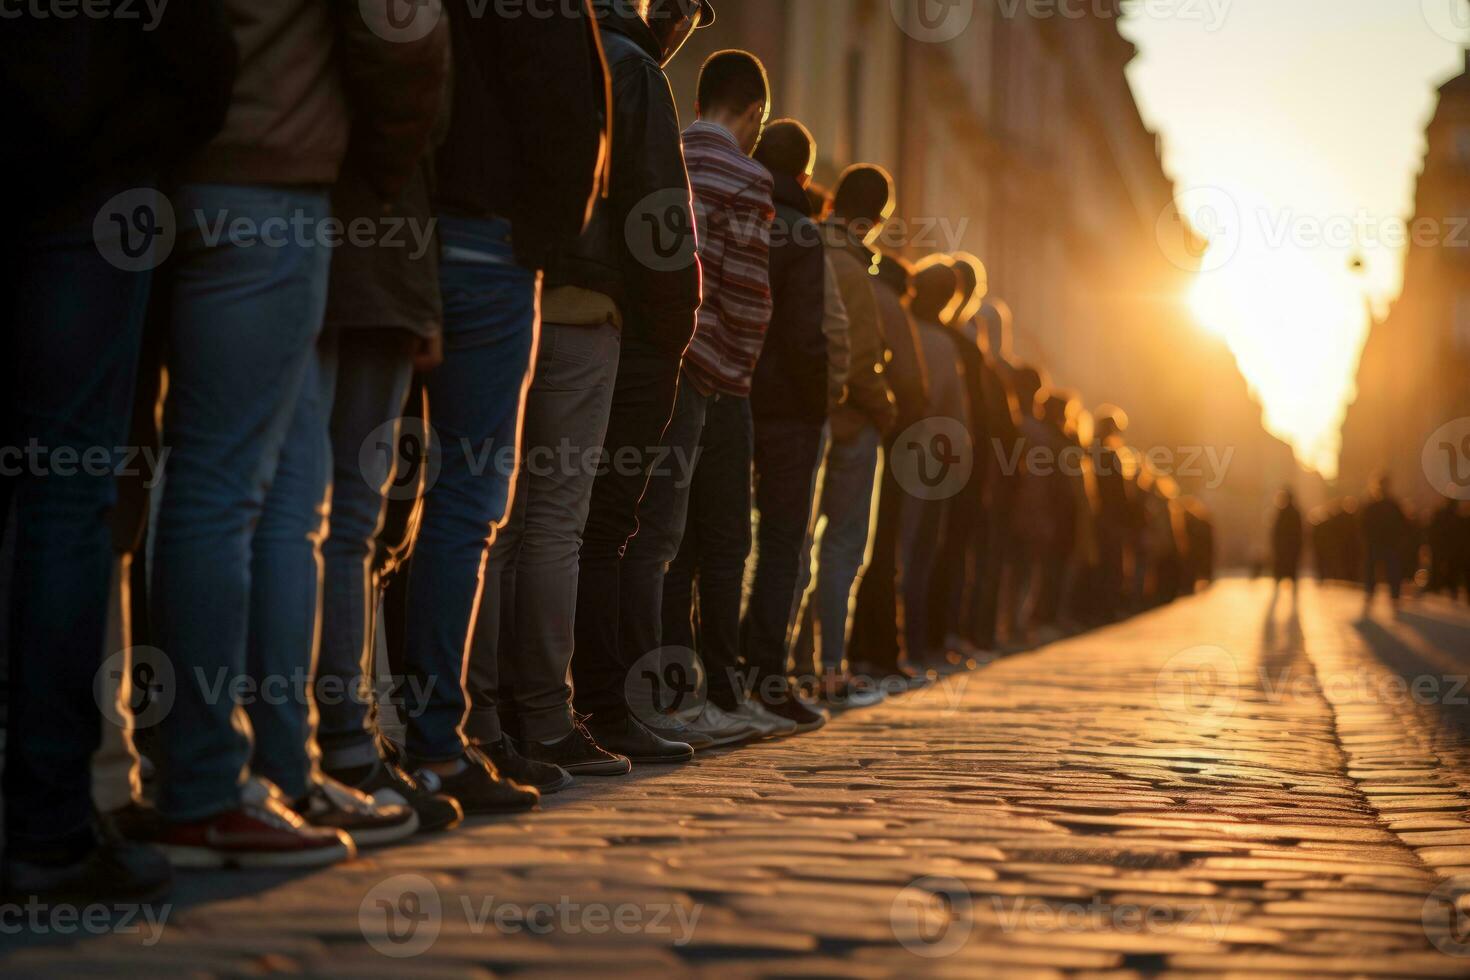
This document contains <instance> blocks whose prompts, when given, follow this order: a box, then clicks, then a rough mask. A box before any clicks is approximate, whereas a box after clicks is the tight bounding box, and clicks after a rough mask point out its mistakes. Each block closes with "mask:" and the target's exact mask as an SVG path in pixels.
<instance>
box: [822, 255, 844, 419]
mask: <svg viewBox="0 0 1470 980" xmlns="http://www.w3.org/2000/svg"><path fill="white" fill-rule="evenodd" d="M821 251H822V267H823V268H822V294H823V302H822V335H823V336H824V337H826V338H827V396H828V400H829V403H830V404H832V405H837V404H838V403H840V402H841V401H842V400H843V398H845V397H846V395H847V377H848V374H849V373H850V371H851V370H852V337H851V336H850V335H849V333H848V323H847V307H846V306H845V305H843V302H842V288H841V286H839V285H838V283H837V269H836V267H835V266H834V265H833V264H832V258H831V257H830V256H829V255H827V250H826V249H825V248H823V249H822V250H821Z"/></svg>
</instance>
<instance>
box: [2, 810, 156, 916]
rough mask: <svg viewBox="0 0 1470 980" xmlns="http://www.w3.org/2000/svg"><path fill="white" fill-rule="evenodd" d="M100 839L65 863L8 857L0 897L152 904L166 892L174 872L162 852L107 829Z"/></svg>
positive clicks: (3, 869) (52, 902) (80, 903)
mask: <svg viewBox="0 0 1470 980" xmlns="http://www.w3.org/2000/svg"><path fill="white" fill-rule="evenodd" d="M100 838H101V839H99V840H98V842H97V846H96V847H94V848H93V849H92V850H91V851H90V852H88V853H87V854H86V855H84V856H83V857H81V858H79V859H77V860H75V861H70V862H68V863H65V864H45V863H40V862H36V861H26V860H22V859H19V858H9V857H7V858H6V859H5V862H4V864H3V866H0V895H3V896H5V897H6V898H7V899H10V900H16V901H19V900H21V899H25V900H30V899H31V898H32V897H35V898H36V899H39V900H40V901H43V902H47V903H51V904H61V903H68V904H76V905H92V904H94V903H97V902H111V901H118V900H127V901H132V902H151V901H155V900H157V899H160V898H163V897H164V896H165V895H167V894H168V891H169V888H170V886H172V884H173V869H172V868H171V867H170V866H169V863H168V858H167V857H165V856H164V854H163V852H162V851H160V850H159V849H158V848H156V847H150V846H149V845H147V844H139V843H136V842H134V841H130V840H123V839H122V838H120V837H117V836H116V834H114V833H112V832H111V831H109V830H107V829H106V828H104V829H103V831H102V834H101V835H100Z"/></svg>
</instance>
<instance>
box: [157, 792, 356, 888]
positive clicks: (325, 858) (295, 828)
mask: <svg viewBox="0 0 1470 980" xmlns="http://www.w3.org/2000/svg"><path fill="white" fill-rule="evenodd" d="M158 846H159V850H161V851H162V852H163V853H164V855H165V856H166V857H167V858H168V859H169V860H170V861H171V862H173V864H174V866H175V867H179V868H320V867H324V866H326V865H329V864H336V863H337V862H338V861H346V860H348V859H349V858H352V857H354V856H355V855H356V854H357V847H356V846H355V845H354V844H353V842H352V838H351V837H349V836H347V834H346V833H344V832H343V831H341V830H338V829H337V828H335V827H314V826H312V825H311V824H309V823H307V822H306V820H305V819H304V818H302V816H301V815H300V814H299V813H297V812H296V811H295V810H293V809H291V807H290V806H288V805H287V804H286V800H285V798H284V797H282V796H281V791H280V790H278V789H276V787H275V786H274V785H273V784H272V783H269V782H267V781H266V780H264V779H260V778H258V777H257V778H255V779H252V780H250V782H248V783H246V784H245V789H244V791H243V792H242V793H241V797H240V805H239V806H237V807H236V808H235V809H233V810H226V811H225V812H224V813H217V814H215V815H214V816H212V817H207V818H205V819H203V820H190V821H185V822H178V823H173V822H165V823H164V827H163V832H162V833H161V834H160V835H159V839H158Z"/></svg>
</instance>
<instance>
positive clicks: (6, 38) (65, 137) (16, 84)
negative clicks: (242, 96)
mask: <svg viewBox="0 0 1470 980" xmlns="http://www.w3.org/2000/svg"><path fill="white" fill-rule="evenodd" d="M134 9H135V10H136V11H137V12H138V14H139V17H140V18H141V19H140V20H138V21H132V20H124V19H120V18H118V17H108V18H89V17H85V16H81V15H78V16H77V17H75V18H72V19H61V18H57V17H46V18H32V17H30V16H29V15H27V16H25V17H22V18H18V19H14V20H11V19H5V20H4V21H3V26H0V91H3V92H4V93H5V96H4V98H3V100H0V132H4V133H5V138H4V139H3V140H0V145H3V149H0V169H3V171H4V172H5V173H7V174H9V175H10V176H9V178H8V179H9V180H10V181H12V186H15V187H17V188H22V189H23V193H22V194H21V195H19V199H18V200H15V201H13V203H12V213H11V222H10V223H11V224H12V226H14V225H15V224H18V222H16V221H15V220H14V219H15V218H16V214H15V209H16V208H19V209H20V211H21V213H22V215H24V214H25V213H26V211H27V210H28V209H29V210H31V211H32V212H36V211H40V210H42V209H43V208H44V207H49V206H54V205H55V204H56V203H57V202H58V201H59V200H61V199H63V198H69V197H71V196H73V195H74V193H75V192H76V190H77V189H78V188H79V187H81V186H84V185H91V184H93V183H95V182H97V181H101V180H112V181H121V182H123V183H126V182H128V181H131V180H136V179H139V178H149V177H152V176H154V175H156V174H158V173H159V172H160V171H161V170H164V169H167V168H168V167H169V166H170V165H172V164H173V163H174V162H176V161H177V160H178V159H179V158H180V157H181V156H183V155H184V154H186V153H189V152H192V151H193V150H195V149H196V148H198V146H199V145H200V144H202V143H203V142H205V141H206V140H208V139H209V138H210V137H211V136H213V135H214V133H215V132H216V131H218V129H219V127H220V123H221V121H222V120H223V119H224V116H225V111H226V109H228V107H229V104H230V90H231V86H232V85H233V83H234V79H235V67H236V60H237V55H236V48H235V41H234V39H233V37H232V36H231V34H230V29H229V25H228V24H227V23H226V21H225V17H224V12H223V8H222V6H221V4H220V2H219V0H189V2H188V3H171V4H168V5H167V6H165V7H164V8H163V11H162V13H161V14H160V15H159V19H158V22H157V23H156V24H151V25H150V23H149V22H148V18H149V17H150V16H151V14H149V13H148V12H147V10H146V8H144V7H143V6H142V5H141V4H139V5H137V6H136V7H135V8H134ZM145 28H148V29H145ZM93 206H94V207H95V203H94V205H93ZM87 217H88V218H89V219H90V218H91V217H92V215H90V214H89V215H87Z"/></svg>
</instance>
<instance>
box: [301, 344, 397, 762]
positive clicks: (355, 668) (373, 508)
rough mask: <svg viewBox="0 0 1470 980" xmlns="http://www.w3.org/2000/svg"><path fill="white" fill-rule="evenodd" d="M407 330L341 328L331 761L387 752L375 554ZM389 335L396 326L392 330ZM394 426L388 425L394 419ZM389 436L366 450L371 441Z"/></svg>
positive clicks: (325, 592) (323, 741) (334, 348)
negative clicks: (378, 690)
mask: <svg viewBox="0 0 1470 980" xmlns="http://www.w3.org/2000/svg"><path fill="white" fill-rule="evenodd" d="M399 334H401V331H393V330H333V331H329V332H328V335H327V337H326V338H325V339H324V341H323V350H324V351H328V352H334V355H335V359H336V376H335V378H332V379H329V380H330V381H331V383H332V384H333V386H334V387H335V389H336V390H335V398H334V399H333V401H332V409H331V424H330V429H331V439H332V524H331V530H330V532H329V534H328V536H327V540H326V543H325V545H323V547H322V558H323V563H324V567H325V577H324V578H323V585H322V642H321V657H320V660H319V662H318V665H317V671H316V691H317V699H316V700H317V714H318V721H317V736H316V737H317V744H318V745H319V746H320V747H321V753H322V765H324V766H326V767H327V768H328V769H334V768H346V767H350V766H365V765H371V764H372V763H374V762H376V761H377V758H378V750H377V747H376V746H375V745H374V744H373V733H374V731H375V727H374V721H373V712H372V710H371V709H372V707H373V705H374V698H373V692H374V684H373V678H374V670H373V643H372V640H373V636H374V629H373V627H372V624H373V622H374V617H375V615H376V605H377V602H376V600H377V588H376V583H375V582H374V581H373V559H374V554H375V550H376V547H377V536H378V531H379V530H380V529H381V528H382V525H383V516H384V512H385V511H386V510H387V497H386V496H385V494H386V493H387V488H388V486H389V485H390V484H391V482H392V480H393V472H394V464H395V463H396V461H397V453H396V452H395V450H394V449H393V447H394V446H395V445H396V443H397V438H398V428H399V425H400V416H401V415H402V414H403V406H404V402H405V401H406V400H407V398H408V389H409V385H410V384H411V382H412V381H413V359H412V356H411V353H410V349H409V347H408V345H407V344H404V343H398V344H394V343H393V341H394V340H395V339H397V337H396V336H393V335H399ZM385 335H388V336H385ZM385 427H386V428H385ZM370 438H376V439H377V440H378V441H379V442H380V443H381V445H378V446H374V447H371V449H372V451H366V452H365V451H364V448H365V446H366V444H367V441H368V440H369V439H370Z"/></svg>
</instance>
